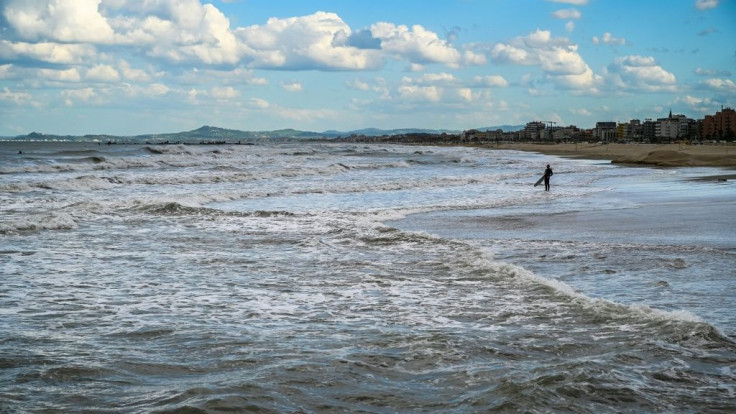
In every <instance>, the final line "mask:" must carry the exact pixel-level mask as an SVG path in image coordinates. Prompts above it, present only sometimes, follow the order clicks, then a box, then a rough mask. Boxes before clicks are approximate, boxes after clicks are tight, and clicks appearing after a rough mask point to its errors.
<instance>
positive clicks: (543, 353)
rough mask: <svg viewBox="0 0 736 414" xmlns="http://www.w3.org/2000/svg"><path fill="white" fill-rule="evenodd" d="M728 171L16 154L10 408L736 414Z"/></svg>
mask: <svg viewBox="0 0 736 414" xmlns="http://www.w3.org/2000/svg"><path fill="white" fill-rule="evenodd" d="M547 164H550V165H551V167H552V169H553V171H554V175H553V176H552V179H551V190H550V191H548V192H547V191H544V187H543V186H540V187H534V186H533V184H534V183H535V182H536V181H537V179H538V178H539V177H540V176H541V174H542V173H543V171H544V169H545V167H546V165H547ZM732 173H733V171H727V170H723V169H719V168H705V167H697V168H696V167H687V168H666V169H662V168H651V167H641V166H626V165H614V164H611V163H610V161H608V160H584V159H577V158H560V157H554V156H548V155H542V154H537V153H530V152H517V151H508V150H506V151H502V150H494V149H489V148H471V147H459V146H456V147H451V146H414V145H412V146H408V145H406V146H405V145H398V144H378V143H375V144H362V143H344V142H340V143H338V142H327V143H325V142H283V143H257V144H255V145H132V144H131V145H104V144H103V145H100V144H98V143H70V142H17V141H5V142H0V412H2V413H16V412H18V413H26V412H28V413H33V412H43V413H55V412H64V413H67V412H68V413H72V412H90V413H91V412H94V413H178V412H184V413H221V412H257V413H345V412H358V413H407V412H409V413H411V412H417V413H418V412H421V413H428V412H437V413H481V412H482V413H485V412H499V413H506V412H508V413H642V412H657V413H659V412H666V413H733V412H736V311H735V309H736V180H733V179H731V178H728V179H727V178H718V177H726V176H729V174H732Z"/></svg>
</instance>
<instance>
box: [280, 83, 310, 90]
mask: <svg viewBox="0 0 736 414" xmlns="http://www.w3.org/2000/svg"><path fill="white" fill-rule="evenodd" d="M281 87H282V88H284V90H285V91H288V92H302V91H303V90H304V88H303V87H302V84H301V83H299V82H283V83H282V84H281Z"/></svg>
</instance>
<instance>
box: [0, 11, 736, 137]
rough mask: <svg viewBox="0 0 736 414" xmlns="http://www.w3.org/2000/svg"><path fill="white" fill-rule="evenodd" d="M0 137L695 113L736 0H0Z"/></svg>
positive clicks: (726, 100)
mask: <svg viewBox="0 0 736 414" xmlns="http://www.w3.org/2000/svg"><path fill="white" fill-rule="evenodd" d="M0 13H1V16H0V136H13V135H19V134H26V133H29V132H31V131H37V132H43V133H49V134H51V133H53V134H98V133H106V134H118V135H135V134H143V133H157V132H176V131H185V130H190V129H195V128H198V127H199V126H202V125H214V126H220V127H224V128H232V129H242V130H273V129H281V128H295V129H301V130H311V131H324V130H328V129H337V130H351V129H360V128H367V127H377V128H384V129H391V128H432V129H456V130H464V129H470V128H477V127H485V126H492V125H504V124H511V125H516V124H523V123H526V122H529V121H534V120H538V121H554V122H557V124H558V125H571V124H573V125H577V126H579V127H583V128H588V127H591V126H593V125H595V122H597V121H619V122H624V121H628V120H629V119H632V118H639V119H644V118H657V117H661V116H665V115H666V114H667V112H669V110H670V108H671V109H672V111H673V112H675V113H683V114H685V115H687V116H689V117H691V118H702V117H703V116H704V115H706V114H713V113H715V112H716V111H718V110H720V108H721V105H723V106H729V107H734V106H736V82H735V81H734V78H735V75H736V25H735V24H734V22H736V0H669V1H639V0H454V1H450V0H446V1H439V0H401V1H396V0H392V1H384V0H372V1H344V0H343V1H336V0H323V1H310V0H227V1H226V0H214V1H209V2H208V1H203V0H178V1H176V0H135V1H134V0H0Z"/></svg>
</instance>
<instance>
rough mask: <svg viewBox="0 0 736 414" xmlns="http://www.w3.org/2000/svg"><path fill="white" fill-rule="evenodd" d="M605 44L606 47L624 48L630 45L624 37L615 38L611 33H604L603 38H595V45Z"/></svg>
mask: <svg viewBox="0 0 736 414" xmlns="http://www.w3.org/2000/svg"><path fill="white" fill-rule="evenodd" d="M601 43H602V44H604V45H618V46H623V45H626V44H628V41H627V40H626V39H625V38H623V37H614V36H613V35H612V34H611V33H609V32H606V33H603V35H602V36H601V37H598V36H593V44H595V45H597V44H601Z"/></svg>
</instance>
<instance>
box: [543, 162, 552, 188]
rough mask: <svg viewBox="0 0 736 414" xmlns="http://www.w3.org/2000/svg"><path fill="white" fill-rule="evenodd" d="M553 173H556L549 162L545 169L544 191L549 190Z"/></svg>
mask: <svg viewBox="0 0 736 414" xmlns="http://www.w3.org/2000/svg"><path fill="white" fill-rule="evenodd" d="M552 174H554V173H553V172H552V168H550V166H549V164H547V169H546V170H544V191H549V177H551V176H552Z"/></svg>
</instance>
